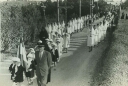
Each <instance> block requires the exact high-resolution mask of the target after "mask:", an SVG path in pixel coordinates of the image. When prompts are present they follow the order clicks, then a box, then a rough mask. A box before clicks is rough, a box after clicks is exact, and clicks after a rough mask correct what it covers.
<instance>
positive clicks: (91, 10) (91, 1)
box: [90, 0, 94, 22]
mask: <svg viewBox="0 0 128 86" xmlns="http://www.w3.org/2000/svg"><path fill="white" fill-rule="evenodd" d="M93 8H94V0H90V15H91V20H92V22H93Z"/></svg>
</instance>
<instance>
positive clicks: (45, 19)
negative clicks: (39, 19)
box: [41, 4, 46, 25]
mask: <svg viewBox="0 0 128 86" xmlns="http://www.w3.org/2000/svg"><path fill="white" fill-rule="evenodd" d="M41 7H42V8H43V13H44V22H45V25H46V16H45V8H46V6H44V4H43V5H42V6H41Z"/></svg>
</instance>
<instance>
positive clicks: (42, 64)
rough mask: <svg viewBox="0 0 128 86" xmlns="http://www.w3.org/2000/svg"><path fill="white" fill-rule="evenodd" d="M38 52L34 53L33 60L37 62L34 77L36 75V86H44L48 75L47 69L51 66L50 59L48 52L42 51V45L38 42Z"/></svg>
mask: <svg viewBox="0 0 128 86" xmlns="http://www.w3.org/2000/svg"><path fill="white" fill-rule="evenodd" d="M38 48H39V51H36V52H35V59H36V62H37V67H36V75H37V84H38V86H46V83H47V76H48V73H49V69H50V67H51V64H52V57H51V54H50V53H49V52H48V51H45V50H44V45H43V44H42V41H41V40H40V43H39V42H38Z"/></svg>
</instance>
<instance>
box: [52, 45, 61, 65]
mask: <svg viewBox="0 0 128 86" xmlns="http://www.w3.org/2000/svg"><path fill="white" fill-rule="evenodd" d="M51 51H52V61H53V63H54V66H56V63H57V59H58V58H59V54H58V50H57V47H56V44H55V43H52V50H51Z"/></svg>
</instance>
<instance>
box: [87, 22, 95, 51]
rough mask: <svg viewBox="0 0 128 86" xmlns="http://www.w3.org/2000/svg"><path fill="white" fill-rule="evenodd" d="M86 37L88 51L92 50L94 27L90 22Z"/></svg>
mask: <svg viewBox="0 0 128 86" xmlns="http://www.w3.org/2000/svg"><path fill="white" fill-rule="evenodd" d="M87 36H88V38H87V46H88V47H89V52H91V51H92V47H93V46H94V29H93V26H92V25H91V24H90V25H89V28H88V35H87Z"/></svg>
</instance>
